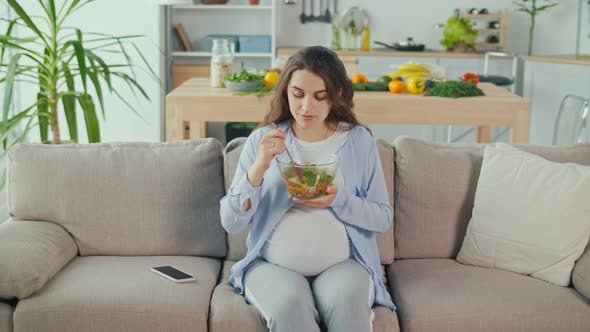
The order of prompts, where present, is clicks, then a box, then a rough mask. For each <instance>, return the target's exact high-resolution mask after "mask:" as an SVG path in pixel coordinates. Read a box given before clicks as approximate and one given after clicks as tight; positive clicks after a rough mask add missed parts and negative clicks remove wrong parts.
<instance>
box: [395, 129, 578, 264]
mask: <svg viewBox="0 0 590 332" xmlns="http://www.w3.org/2000/svg"><path fill="white" fill-rule="evenodd" d="M394 147H395V184H396V185H395V193H394V195H395V197H394V199H395V206H394V209H395V213H394V218H395V228H394V230H395V257H396V258H455V257H456V256H457V253H458V252H459V249H460V248H461V243H462V241H463V238H464V237H465V231H466V229H467V224H468V223H469V220H470V219H471V211H472V209H473V200H474V196H475V188H476V186H477V181H478V177H479V172H480V169H481V163H482V157H483V148H484V145H478V144H436V143H431V142H426V141H422V140H419V139H414V138H409V137H399V138H398V139H396V141H395V143H394ZM516 147H518V148H519V149H522V150H524V151H527V152H531V153H534V154H536V155H539V156H541V157H543V158H545V159H548V160H550V161H555V162H572V163H578V164H582V165H590V144H578V145H571V146H533V145H528V146H521V145H516Z"/></svg>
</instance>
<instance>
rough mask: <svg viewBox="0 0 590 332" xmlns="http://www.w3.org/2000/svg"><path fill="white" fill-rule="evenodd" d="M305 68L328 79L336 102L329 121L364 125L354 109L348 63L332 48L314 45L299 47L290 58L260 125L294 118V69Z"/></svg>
mask: <svg viewBox="0 0 590 332" xmlns="http://www.w3.org/2000/svg"><path fill="white" fill-rule="evenodd" d="M301 69H305V70H308V71H310V72H312V73H314V74H316V75H318V76H319V77H321V78H322V79H323V80H324V84H325V85H326V91H327V93H328V99H329V100H330V102H331V103H332V109H331V110H330V113H329V114H328V117H327V118H326V121H328V123H330V124H333V125H334V124H337V123H339V122H345V123H347V124H348V125H349V126H348V127H349V128H352V127H354V126H359V125H361V124H360V123H359V121H358V120H357V118H356V115H355V114H354V113H353V112H352V108H353V106H354V105H353V102H352V97H353V95H354V91H353V89H352V82H351V81H350V79H349V78H348V76H347V75H346V69H345V68H344V64H343V63H342V61H340V59H339V58H338V56H337V55H336V53H334V52H333V51H332V50H330V49H327V48H325V47H322V46H311V47H306V48H303V49H301V50H299V51H298V52H297V53H295V54H294V55H293V56H291V57H290V58H289V60H287V64H286V65H285V68H284V69H283V71H282V73H281V76H280V79H279V81H278V83H277V87H276V92H275V95H274V98H273V100H272V101H271V109H270V112H268V113H267V114H266V116H265V117H264V121H263V122H262V123H260V124H259V125H258V127H257V128H260V127H264V126H266V125H269V124H271V123H279V122H282V121H285V120H289V119H293V115H292V114H291V111H290V109H289V99H288V96H287V93H288V91H287V90H288V87H289V82H290V81H291V76H292V75H293V72H294V71H296V70H301Z"/></svg>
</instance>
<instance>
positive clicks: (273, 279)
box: [244, 259, 375, 332]
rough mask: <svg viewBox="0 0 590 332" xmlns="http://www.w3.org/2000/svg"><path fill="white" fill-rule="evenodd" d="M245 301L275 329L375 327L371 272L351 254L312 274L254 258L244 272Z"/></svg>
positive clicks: (310, 331)
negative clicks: (314, 275) (300, 272)
mask: <svg viewBox="0 0 590 332" xmlns="http://www.w3.org/2000/svg"><path fill="white" fill-rule="evenodd" d="M244 285H245V296H246V300H247V301H248V302H249V303H251V304H252V305H254V306H256V308H258V311H259V312H260V314H261V315H262V317H263V318H264V319H265V320H266V324H267V326H268V328H269V329H270V331H271V332H289V331H295V332H317V331H320V327H319V325H318V324H319V322H320V321H321V322H322V323H323V324H324V325H325V327H327V329H328V331H330V332H331V331H335V332H336V331H338V332H346V331H354V332H363V331H366V332H369V331H372V325H373V324H372V322H373V318H374V314H373V311H372V310H371V307H372V306H373V301H374V297H375V290H374V286H373V281H372V280H371V277H370V275H369V273H368V272H367V271H366V270H365V269H364V268H363V267H362V266H361V265H360V264H359V263H357V262H356V261H354V260H352V259H349V260H346V261H344V262H342V263H339V264H336V265H334V266H332V267H330V268H329V269H327V270H326V271H324V272H322V273H321V274H320V275H318V276H317V277H314V278H306V277H304V276H302V275H301V274H299V273H297V272H294V271H291V270H288V269H285V268H282V267H280V266H278V265H274V264H271V263H269V262H267V261H265V260H263V259H258V260H257V261H255V262H253V263H252V266H251V267H249V268H248V271H247V272H246V274H245V276H244Z"/></svg>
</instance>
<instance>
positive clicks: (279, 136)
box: [248, 128, 285, 187]
mask: <svg viewBox="0 0 590 332" xmlns="http://www.w3.org/2000/svg"><path fill="white" fill-rule="evenodd" d="M283 151H285V132H284V131H283V130H282V129H281V128H277V129H273V130H271V131H269V132H268V133H266V134H264V136H262V139H261V140H260V145H259V147H258V153H257V154H256V159H255V160H254V162H253V163H252V166H250V168H249V169H248V180H249V181H250V183H251V184H252V185H253V186H255V187H257V186H259V185H260V184H261V183H262V178H263V177H264V173H265V172H266V170H267V169H268V168H269V167H270V164H271V163H272V160H273V158H274V157H275V156H277V155H279V154H281V153H283Z"/></svg>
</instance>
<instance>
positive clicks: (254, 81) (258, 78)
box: [223, 69, 264, 91]
mask: <svg viewBox="0 0 590 332" xmlns="http://www.w3.org/2000/svg"><path fill="white" fill-rule="evenodd" d="M263 81H264V74H258V73H251V72H249V71H247V70H246V69H242V70H241V71H239V72H236V73H233V74H231V75H227V76H225V77H224V79H223V84H224V85H225V86H226V87H227V88H229V89H231V90H234V91H247V90H252V89H255V88H257V87H259V86H261V85H262V82H263Z"/></svg>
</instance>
